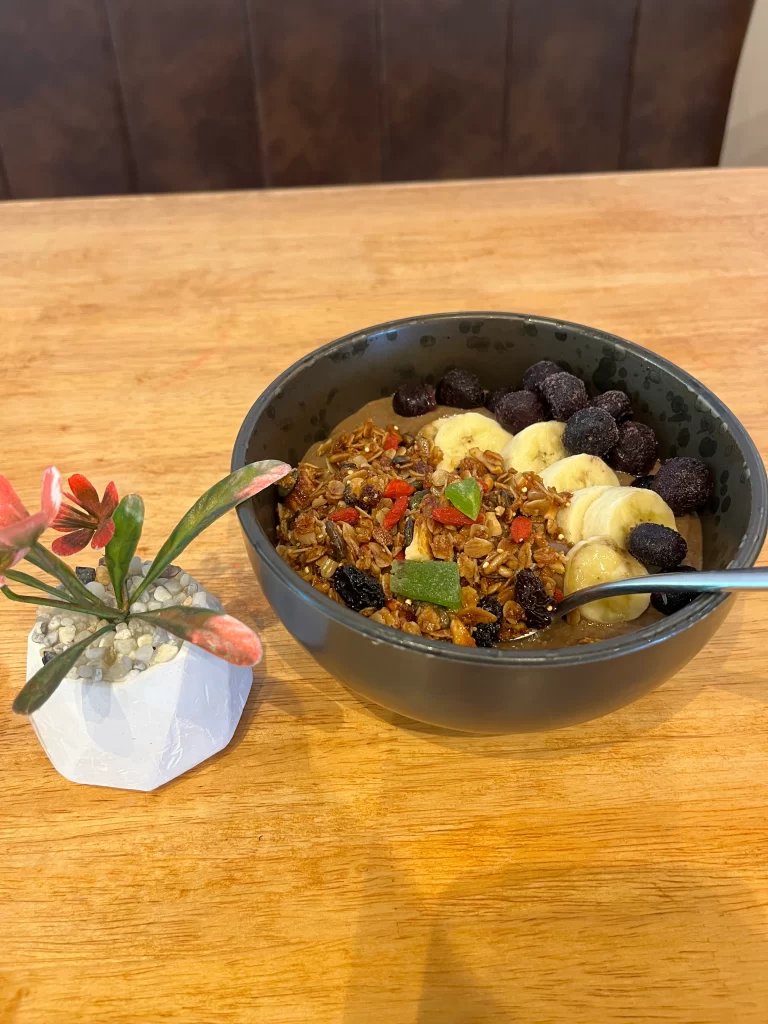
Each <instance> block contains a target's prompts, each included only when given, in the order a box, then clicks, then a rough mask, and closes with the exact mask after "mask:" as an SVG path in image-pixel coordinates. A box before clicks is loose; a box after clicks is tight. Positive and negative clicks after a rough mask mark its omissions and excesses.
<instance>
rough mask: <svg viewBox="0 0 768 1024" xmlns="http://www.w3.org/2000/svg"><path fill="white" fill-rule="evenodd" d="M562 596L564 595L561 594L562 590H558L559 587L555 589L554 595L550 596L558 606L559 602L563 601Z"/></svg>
mask: <svg viewBox="0 0 768 1024" xmlns="http://www.w3.org/2000/svg"><path fill="white" fill-rule="evenodd" d="M564 596H565V595H564V594H563V592H562V590H561V589H560V587H555V592H554V594H553V595H552V597H553V598H554V599H555V602H556V603H557V604H560V602H561V601H562V600H563V597H564Z"/></svg>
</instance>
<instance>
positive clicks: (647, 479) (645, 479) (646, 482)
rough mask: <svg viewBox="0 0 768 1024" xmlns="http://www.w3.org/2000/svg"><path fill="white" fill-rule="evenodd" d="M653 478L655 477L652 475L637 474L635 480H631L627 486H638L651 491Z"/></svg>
mask: <svg viewBox="0 0 768 1024" xmlns="http://www.w3.org/2000/svg"><path fill="white" fill-rule="evenodd" d="M654 479H655V477H652V476H639V477H638V478H637V480H633V481H632V483H631V484H630V485H629V486H630V487H640V488H642V490H644V491H652V490H653V481H654Z"/></svg>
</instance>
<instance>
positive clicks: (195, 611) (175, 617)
mask: <svg viewBox="0 0 768 1024" xmlns="http://www.w3.org/2000/svg"><path fill="white" fill-rule="evenodd" d="M283 475H285V474H283ZM141 618H142V621H144V622H149V623H151V624H152V625H155V626H160V628H161V629H165V630H167V631H168V632H169V633H173V635H174V636H178V637H181V639H182V640H188V641H189V642H190V643H191V644H195V645H196V646H197V647H202V648H203V649H204V650H206V651H210V652H211V654H215V655H216V657H218V658H223V659H224V660H225V661H228V662H230V663H231V664H233V665H256V664H258V662H259V661H261V655H262V648H261V641H260V640H259V638H258V637H257V636H256V634H255V633H254V632H253V630H252V629H249V627H248V626H246V625H245V623H244V622H240V620H239V619H235V618H233V617H232V616H231V615H222V614H221V613H220V612H212V611H209V610H208V609H206V608H182V607H181V606H180V605H172V606H171V607H169V608H163V610H162V611H155V612H142V615H141Z"/></svg>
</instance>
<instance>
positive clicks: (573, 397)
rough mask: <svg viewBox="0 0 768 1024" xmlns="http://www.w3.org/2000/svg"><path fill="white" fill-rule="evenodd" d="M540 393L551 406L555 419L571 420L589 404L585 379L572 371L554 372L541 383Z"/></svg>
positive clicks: (550, 409)
mask: <svg viewBox="0 0 768 1024" xmlns="http://www.w3.org/2000/svg"><path fill="white" fill-rule="evenodd" d="M539 394H540V395H541V396H542V398H543V399H544V401H545V402H546V403H547V405H548V406H549V411H550V413H551V414H552V419H553V420H569V419H570V418H571V416H573V414H574V413H575V412H578V411H579V409H583V408H584V406H586V405H588V404H589V397H588V396H587V389H586V388H585V386H584V381H583V380H579V378H578V377H574V375H573V374H572V373H565V372H564V371H563V370H561V371H560V373H553V374H551V375H550V376H548V377H545V378H544V380H543V381H542V382H541V384H540V385H539Z"/></svg>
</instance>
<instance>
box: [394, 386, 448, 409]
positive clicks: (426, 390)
mask: <svg viewBox="0 0 768 1024" xmlns="http://www.w3.org/2000/svg"><path fill="white" fill-rule="evenodd" d="M436 405H437V401H436V399H435V389H434V388H433V387H432V385H431V384H424V383H423V382H421V383H419V384H401V385H400V387H399V388H398V389H397V391H396V392H395V393H394V395H393V396H392V408H393V409H394V411H395V413H396V414H397V415H398V416H424V414H425V413H428V412H431V411H432V410H433V409H434V408H435V406H436Z"/></svg>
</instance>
